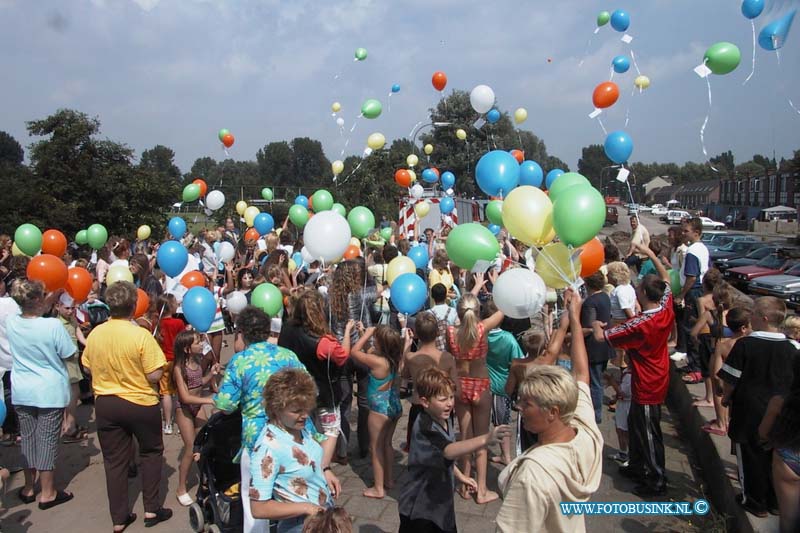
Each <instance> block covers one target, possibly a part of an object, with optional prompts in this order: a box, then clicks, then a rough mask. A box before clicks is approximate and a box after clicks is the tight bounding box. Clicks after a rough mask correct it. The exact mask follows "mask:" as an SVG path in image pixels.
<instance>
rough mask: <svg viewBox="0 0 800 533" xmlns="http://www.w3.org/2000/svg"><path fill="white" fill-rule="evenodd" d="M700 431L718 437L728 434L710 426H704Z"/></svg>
mask: <svg viewBox="0 0 800 533" xmlns="http://www.w3.org/2000/svg"><path fill="white" fill-rule="evenodd" d="M700 429H702V430H703V431H705V432H706V433H713V434H714V435H719V436H720V437H724V436H725V435H727V434H728V432H727V431H725V430H724V429H721V428H716V427H714V426H712V425H711V424H705V425H703V426H702V427H701V428H700Z"/></svg>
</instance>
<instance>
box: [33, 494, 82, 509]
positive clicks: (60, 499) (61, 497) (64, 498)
mask: <svg viewBox="0 0 800 533" xmlns="http://www.w3.org/2000/svg"><path fill="white" fill-rule="evenodd" d="M74 497H75V495H74V494H72V493H71V492H65V491H63V490H60V491H58V492H56V497H55V499H53V500H51V501H49V502H39V509H41V510H42V511H46V510H47V509H52V508H53V507H55V506H56V505H61V504H62V503H67V502H68V501H70V500H71V499H72V498H74Z"/></svg>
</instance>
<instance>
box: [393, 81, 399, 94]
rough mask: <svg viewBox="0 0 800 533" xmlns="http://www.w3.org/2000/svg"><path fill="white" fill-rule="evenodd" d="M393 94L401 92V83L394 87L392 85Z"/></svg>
mask: <svg viewBox="0 0 800 533" xmlns="http://www.w3.org/2000/svg"><path fill="white" fill-rule="evenodd" d="M392 92H393V93H399V92H400V84H399V83H395V84H394V85H392Z"/></svg>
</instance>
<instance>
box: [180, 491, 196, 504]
mask: <svg viewBox="0 0 800 533" xmlns="http://www.w3.org/2000/svg"><path fill="white" fill-rule="evenodd" d="M175 497H176V498H177V499H178V503H180V504H181V505H183V506H184V507H191V505H192V504H193V503H194V499H193V498H192V497H191V496H189V493H188V492H184V493H183V494H176V495H175Z"/></svg>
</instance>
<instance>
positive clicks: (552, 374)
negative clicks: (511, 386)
mask: <svg viewBox="0 0 800 533" xmlns="http://www.w3.org/2000/svg"><path fill="white" fill-rule="evenodd" d="M518 393H519V399H520V401H525V400H529V401H531V402H533V403H534V404H536V405H538V406H539V407H540V408H541V409H545V410H551V409H556V410H558V417H559V419H560V420H561V422H563V423H564V424H569V422H570V421H571V420H572V416H573V415H574V414H575V408H576V407H577V406H578V384H577V383H576V382H575V378H574V377H572V374H570V373H569V372H568V371H567V370H566V369H565V368H563V367H560V366H556V365H542V366H537V367H536V368H534V369H532V370H531V371H530V374H528V375H527V376H526V377H525V379H524V380H523V381H522V383H520V385H519V390H518Z"/></svg>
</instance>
